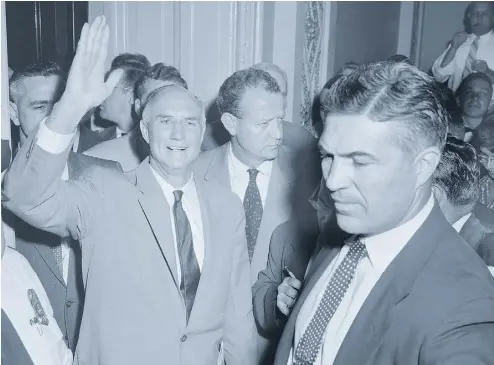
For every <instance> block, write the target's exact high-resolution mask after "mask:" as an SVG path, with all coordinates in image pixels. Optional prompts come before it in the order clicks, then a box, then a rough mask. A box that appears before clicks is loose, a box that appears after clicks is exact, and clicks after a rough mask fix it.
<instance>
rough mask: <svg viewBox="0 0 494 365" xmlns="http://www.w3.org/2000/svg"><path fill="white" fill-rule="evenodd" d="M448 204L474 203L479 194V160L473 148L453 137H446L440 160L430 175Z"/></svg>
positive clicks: (466, 204)
mask: <svg viewBox="0 0 494 365" xmlns="http://www.w3.org/2000/svg"><path fill="white" fill-rule="evenodd" d="M432 181H433V184H435V185H437V186H438V187H439V188H441V189H442V190H443V191H444V192H445V194H446V198H447V199H448V201H449V202H450V204H452V205H454V206H456V207H463V206H468V205H471V204H474V203H475V202H476V201H477V200H478V198H479V194H480V185H479V184H480V183H479V181H480V162H479V159H478V156H477V152H476V151H475V148H474V147H473V146H472V145H471V144H470V143H467V142H463V141H462V140H461V139H458V138H455V137H448V139H447V141H446V145H445V146H444V151H443V154H442V156H441V160H440V161H439V164H438V166H437V168H436V171H434V174H433V176H432Z"/></svg>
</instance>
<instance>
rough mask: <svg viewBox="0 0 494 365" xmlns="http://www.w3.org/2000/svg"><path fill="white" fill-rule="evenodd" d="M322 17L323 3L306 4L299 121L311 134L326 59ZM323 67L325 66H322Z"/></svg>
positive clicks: (323, 13) (323, 12)
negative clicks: (315, 103)
mask: <svg viewBox="0 0 494 365" xmlns="http://www.w3.org/2000/svg"><path fill="white" fill-rule="evenodd" d="M324 15H325V3H324V2H319V1H310V2H307V3H306V7H305V21H304V35H305V37H304V48H303V61H302V75H301V76H302V88H301V103H300V119H301V124H302V125H303V126H305V127H306V128H307V129H308V130H309V131H311V132H312V133H314V129H313V127H312V104H313V101H314V98H315V96H316V95H317V94H318V93H319V89H320V84H321V81H320V80H321V60H322V59H323V58H324V59H327V57H326V56H323V54H322V52H323V49H326V50H327V45H323V41H324V40H325V39H327V38H326V37H325V36H323V35H322V28H323V24H324ZM324 67H327V66H326V65H324ZM324 73H326V72H324Z"/></svg>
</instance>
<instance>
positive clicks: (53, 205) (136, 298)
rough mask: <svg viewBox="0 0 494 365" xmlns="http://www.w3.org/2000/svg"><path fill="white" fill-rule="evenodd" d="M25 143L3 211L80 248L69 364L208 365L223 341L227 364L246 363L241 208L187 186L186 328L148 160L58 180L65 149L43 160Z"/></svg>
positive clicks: (168, 233) (200, 185)
mask: <svg viewBox="0 0 494 365" xmlns="http://www.w3.org/2000/svg"><path fill="white" fill-rule="evenodd" d="M31 138H32V139H31V140H29V141H28V142H26V145H24V146H22V148H21V151H20V153H19V155H18V156H17V157H16V159H15V160H14V162H13V163H12V165H11V167H10V170H9V171H8V172H7V175H6V176H5V181H4V189H5V190H4V192H5V194H6V195H7V197H8V198H9V201H8V202H6V203H5V205H6V206H7V208H8V209H11V210H12V211H14V212H15V213H16V214H18V215H19V216H20V217H22V219H24V220H26V221H28V222H29V223H30V224H33V225H36V226H37V227H38V228H40V229H45V230H48V231H50V232H52V233H55V234H58V235H60V236H65V235H67V234H69V233H70V235H71V236H72V237H73V238H74V239H77V240H79V241H80V243H81V250H82V273H83V280H84V285H85V289H86V297H85V303H84V315H83V318H82V323H81V330H80V334H79V342H78V344H77V349H76V353H75V359H74V364H80V365H93V364H106V365H126V364H129V365H135V364H157V363H160V362H166V363H168V364H183V365H197V364H214V363H216V361H217V360H218V356H219V345H220V343H221V342H222V341H223V344H224V351H225V359H226V361H227V363H229V364H246V365H251V364H253V363H254V359H253V356H254V352H253V348H252V345H253V340H252V339H253V336H254V333H255V324H254V318H253V315H252V294H251V287H250V280H249V259H248V255H247V247H246V242H245V241H246V239H245V217H244V214H243V208H242V204H241V203H240V200H239V199H238V198H237V197H236V196H235V195H234V194H233V193H231V192H228V191H226V190H224V189H222V188H220V187H218V186H217V184H214V183H207V182H204V181H203V180H201V179H196V188H197V189H196V190H197V195H198V198H199V201H200V208H201V209H200V210H201V216H202V221H203V230H204V263H203V267H202V271H201V278H200V281H199V287H198V289H197V295H196V297H195V302H194V306H193V308H192V312H191V314H190V318H189V321H188V322H187V321H186V312H185V305H184V302H183V297H182V295H181V292H180V288H179V285H178V278H177V275H178V273H177V263H176V259H175V252H176V250H175V246H174V239H173V236H172V227H171V225H170V224H171V221H170V217H169V215H170V207H169V205H168V203H167V201H166V199H165V196H164V194H163V191H162V190H161V188H160V185H159V183H158V181H157V180H156V178H155V177H154V176H153V173H152V171H151V168H150V166H149V160H148V159H146V160H145V161H144V162H143V163H142V164H141V165H140V166H139V167H138V168H137V169H136V170H135V171H134V172H132V173H129V174H127V175H126V176H123V175H122V174H119V173H116V172H114V171H111V170H109V169H102V168H99V167H95V168H93V169H92V171H90V172H89V173H88V174H85V176H84V178H83V179H79V180H76V181H74V180H71V181H68V182H64V181H62V180H61V179H60V176H61V174H62V171H63V167H64V165H65V161H66V159H67V155H68V151H65V152H64V153H61V154H59V155H58V154H57V155H54V154H50V153H48V152H46V151H44V150H43V149H41V148H40V147H39V146H38V145H37V144H36V143H35V142H34V141H33V138H34V137H31ZM225 207H227V208H225Z"/></svg>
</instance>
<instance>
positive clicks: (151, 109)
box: [143, 85, 204, 120]
mask: <svg viewBox="0 0 494 365" xmlns="http://www.w3.org/2000/svg"><path fill="white" fill-rule="evenodd" d="M153 91H154V90H153ZM143 113H145V114H146V116H147V117H148V118H149V119H151V120H152V119H154V118H155V117H156V116H158V115H167V116H170V117H175V118H194V119H202V118H203V114H204V112H203V106H202V103H201V102H200V101H199V100H198V99H197V98H196V97H195V96H194V95H192V93H190V92H189V91H188V90H185V89H184V88H182V87H180V86H175V85H171V86H166V87H164V88H163V89H162V90H160V91H158V93H157V94H156V95H151V99H150V100H149V101H148V103H147V105H146V106H145V110H144V112H143Z"/></svg>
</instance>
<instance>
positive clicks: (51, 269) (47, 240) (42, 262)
mask: <svg viewBox="0 0 494 365" xmlns="http://www.w3.org/2000/svg"><path fill="white" fill-rule="evenodd" d="M67 166H68V170H69V178H70V179H72V180H77V179H79V178H81V177H82V176H83V175H84V173H85V172H87V171H88V170H89V169H90V168H91V167H93V166H101V167H105V168H110V169H114V170H116V171H121V168H120V166H119V164H118V163H116V162H113V161H106V160H101V159H98V158H94V157H89V156H84V155H80V154H77V153H72V152H71V153H70V155H69V159H68V161H67ZM13 227H14V229H15V233H16V241H15V244H16V249H17V251H19V252H20V253H21V254H22V255H23V256H24V257H25V258H26V259H27V260H28V261H29V264H30V265H31V267H32V268H33V270H34V271H35V272H36V275H37V276H38V278H39V279H40V281H41V284H42V285H43V287H44V288H45V291H46V294H47V295H48V298H49V299H50V303H51V305H52V307H53V316H54V317H55V320H56V321H57V323H58V326H59V327H60V330H61V331H62V334H63V335H64V340H65V343H66V344H67V346H68V347H69V348H70V349H71V350H72V352H73V351H74V350H75V348H76V345H77V340H78V337H79V327H80V324H81V318H82V312H83V308H84V286H83V281H82V267H81V248H80V246H79V244H78V242H77V241H74V240H72V239H71V240H70V241H71V242H70V247H71V249H70V257H69V270H68V275H67V283H65V281H64V280H63V276H62V273H61V272H60V270H59V268H58V266H57V264H56V261H55V258H54V257H53V253H52V251H51V247H52V246H55V245H58V244H60V240H61V238H60V237H59V236H57V235H55V234H52V233H49V232H46V231H42V230H39V229H37V228H34V227H33V226H31V225H29V224H28V223H26V222H24V221H22V220H21V219H18V218H14V225H13Z"/></svg>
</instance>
